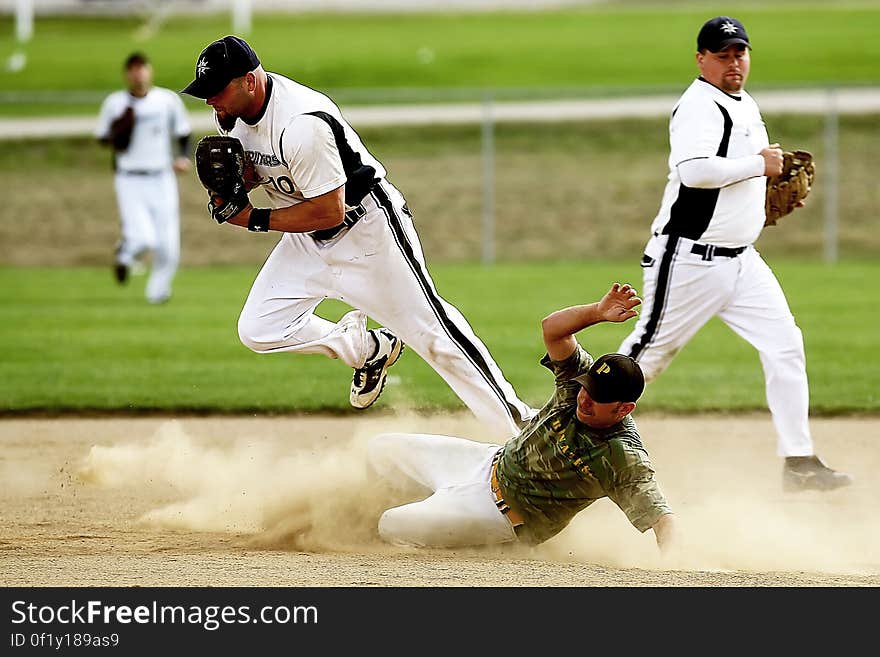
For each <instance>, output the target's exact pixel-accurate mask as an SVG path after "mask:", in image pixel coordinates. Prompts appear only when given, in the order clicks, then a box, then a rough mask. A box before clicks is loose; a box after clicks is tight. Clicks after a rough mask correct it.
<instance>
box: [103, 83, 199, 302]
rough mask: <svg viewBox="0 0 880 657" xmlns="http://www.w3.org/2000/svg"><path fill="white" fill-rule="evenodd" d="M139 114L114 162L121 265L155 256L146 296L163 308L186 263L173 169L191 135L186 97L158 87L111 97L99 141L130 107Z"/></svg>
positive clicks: (104, 106)
mask: <svg viewBox="0 0 880 657" xmlns="http://www.w3.org/2000/svg"><path fill="white" fill-rule="evenodd" d="M129 106H131V107H132V109H133V110H134V127H133V128H132V133H131V141H130V143H129V145H128V148H126V149H125V150H124V151H115V152H114V156H113V163H114V169H115V171H116V176H115V180H114V187H115V189H116V200H117V204H118V206H119V215H120V223H121V229H122V230H121V232H122V236H121V239H120V241H119V245H118V247H117V250H116V262H117V263H118V264H121V265H124V266H126V267H131V266H132V265H133V264H134V263H135V261H136V260H137V259H138V258H140V257H141V256H142V255H143V254H144V253H146V252H151V253H152V256H153V257H152V265H151V267H150V276H149V278H148V280H147V285H146V290H145V296H146V297H147V300H148V301H150V302H151V303H161V302H163V301H166V300H167V299H168V298H169V297H170V296H171V284H172V282H173V280H174V276H175V274H176V273H177V267H178V264H179V262H180V210H179V198H178V191H177V178H176V176H175V173H174V171H173V169H172V168H171V163H172V161H173V159H174V155H173V153H174V148H175V147H174V145H173V144H172V142H173V141H174V140H175V139H179V138H182V137H187V136H189V134H190V132H191V128H190V123H189V118H188V117H187V113H186V108H185V107H184V105H183V101H181V99H180V97H179V96H178V95H177V94H176V93H174V92H173V91H170V90H169V89H163V88H161V87H152V88H151V89H150V90H149V91H148V92H147V94H146V95H145V96H143V97H141V98H138V97H135V96H132V95H131V94H130V93H129V92H128V91H116V92H113V93H112V94H110V95H109V96H108V97H107V98H106V99H105V100H104V103H103V104H102V105H101V111H100V114H99V116H98V123H97V125H96V126H95V133H94V134H95V136H96V137H97V138H98V139H103V138H106V137H108V136H109V135H110V124H111V123H112V122H113V121H114V120H115V119H116V118H118V117H119V116H120V115H121V114H122V113H123V112H124V111H125V108H126V107H129Z"/></svg>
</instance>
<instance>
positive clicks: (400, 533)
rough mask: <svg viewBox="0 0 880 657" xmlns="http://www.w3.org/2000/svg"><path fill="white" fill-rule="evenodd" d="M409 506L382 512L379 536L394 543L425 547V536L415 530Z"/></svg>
mask: <svg viewBox="0 0 880 657" xmlns="http://www.w3.org/2000/svg"><path fill="white" fill-rule="evenodd" d="M407 506H408V505H407ZM407 506H398V507H395V508H393V509H388V510H387V511H386V512H385V513H383V514H382V516H381V517H380V518H379V537H380V538H381V539H382V540H383V541H385V542H387V543H391V544H393V545H402V546H407V547H423V546H424V545H425V540H424V537H423V536H420V535H418V532H414V531H413V529H414V527H413V523H412V520H411V518H410V517H409V516H410V514H409V513H408V509H407Z"/></svg>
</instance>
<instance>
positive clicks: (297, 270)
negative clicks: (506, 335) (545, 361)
mask: <svg viewBox="0 0 880 657" xmlns="http://www.w3.org/2000/svg"><path fill="white" fill-rule="evenodd" d="M183 93H187V94H190V95H192V96H195V97H197V98H204V99H205V101H206V103H207V104H208V105H210V106H211V107H213V108H214V111H215V119H216V123H217V127H218V131H219V132H221V133H222V134H229V135H232V136H234V137H236V138H237V139H239V140H240V141H241V143H242V145H243V148H244V151H245V154H246V160H247V162H248V167H247V170H248V171H249V173H248V174H247V176H246V178H247V179H248V185H249V186H251V187H253V186H256V185H260V186H262V187H263V189H265V191H266V193H267V195H268V197H269V200H270V203H271V206H272V207H271V208H270V209H265V208H251V207H250V205H248V206H247V207H246V208H245V209H244V210H242V211H241V212H238V214H236V215H235V216H234V217H232V218H231V219H229V222H228V223H231V224H235V225H238V226H242V227H247V228H249V229H250V230H256V231H265V230H277V231H280V232H282V233H283V235H282V237H281V240H280V241H279V242H278V245H277V246H276V247H275V249H274V250H273V252H272V253H271V255H270V256H269V258H268V259H267V260H266V263H265V264H264V265H263V268H262V270H261V271H260V273H259V274H258V275H257V278H256V280H255V281H254V284H253V287H252V288H251V291H250V294H249V295H248V298H247V301H246V302H245V304H244V308H243V309H242V312H241V316H240V317H239V321H238V331H239V336H240V338H241V341H242V342H243V343H244V344H245V345H246V346H247V347H249V348H250V349H252V350H254V351H256V352H258V353H272V352H282V351H287V352H296V353H303V354H310V353H315V354H323V355H325V356H328V357H330V358H339V359H341V360H343V361H344V362H345V363H346V364H348V365H349V366H350V367H352V368H354V370H355V372H354V377H353V380H352V385H351V391H350V396H349V399H350V402H351V404H352V405H353V406H354V407H355V408H367V407H368V406H370V405H371V404H372V403H373V402H375V401H376V399H377V398H378V396H379V394H380V393H381V392H382V388H383V386H384V384H385V379H386V376H387V370H388V368H389V367H390V366H391V365H393V364H394V362H396V360H397V359H398V357H399V356H400V353H401V350H402V349H403V344H404V343H406V344H407V345H409V346H410V348H412V349H413V350H414V351H415V352H416V353H418V354H419V355H420V356H421V357H422V358H424V359H425V360H426V361H427V362H428V363H429V364H430V365H431V366H432V367H433V368H434V369H435V370H436V371H437V372H438V373H439V374H440V376H442V377H443V379H444V380H445V381H446V382H447V383H448V384H449V385H450V387H451V388H452V389H453V390H454V391H455V393H456V394H457V395H458V396H459V397H460V398H461V400H462V401H463V402H464V403H465V404H466V405H467V406H468V407H469V408H470V410H471V411H472V412H473V413H474V415H475V416H476V417H477V418H478V419H479V420H481V421H482V422H483V423H484V424H486V425H487V427H490V428H492V429H493V430H495V431H496V432H498V433H499V434H500V435H503V436H511V435H515V434H516V433H517V432H518V431H519V427H520V426H522V425H523V424H524V423H525V421H526V420H527V419H528V418H529V417H531V415H532V414H533V413H534V411H533V409H531V408H530V407H529V406H527V405H526V404H525V403H523V402H522V401H520V400H519V399H518V398H517V396H516V394H515V392H514V390H513V388H512V386H511V385H510V383H508V381H507V380H505V378H504V376H503V375H502V372H501V370H500V369H499V367H498V365H497V364H496V363H495V361H494V360H493V359H492V356H491V355H490V354H489V351H488V349H487V348H486V347H485V346H484V345H483V343H482V342H481V341H480V340H479V338H477V336H476V335H475V334H474V332H473V330H472V329H471V327H470V326H469V325H468V322H467V321H466V320H465V318H464V317H463V316H462V314H461V313H460V312H459V311H458V310H457V309H456V308H455V307H454V306H452V305H451V304H449V303H448V302H447V301H445V300H444V299H443V298H442V297H441V296H440V295H439V294H438V292H437V289H436V288H435V286H434V282H433V281H432V280H431V276H430V274H429V272H428V269H427V267H426V265H425V259H424V256H423V254H422V247H421V245H420V243H419V237H418V235H417V234H416V230H415V227H414V226H413V220H412V216H411V214H410V211H409V208H408V207H407V205H406V202H405V200H404V198H403V196H402V195H401V193H400V192H399V191H398V190H397V189H396V188H395V187H394V186H393V185H392V184H391V183H390V182H389V181H388V180H387V179H386V177H385V169H384V167H383V166H382V164H381V163H380V162H378V161H377V160H376V159H375V158H374V157H373V156H372V155H371V154H370V153H369V151H368V150H367V149H366V148H365V147H364V145H363V143H361V140H360V138H359V137H358V135H357V133H356V132H355V131H354V129H353V128H352V127H351V126H350V125H349V124H348V122H347V121H346V120H345V119H344V118H343V116H342V114H341V113H340V110H339V108H338V107H337V106H336V105H335V104H334V103H333V101H331V100H330V99H329V98H328V97H327V96H325V95H323V94H321V93H319V92H317V91H315V90H313V89H310V88H308V87H306V86H303V85H301V84H299V83H297V82H294V81H293V80H290V79H288V78H286V77H284V76H282V75H278V74H277V73H267V72H266V71H265V70H264V69H263V68H262V66H261V65H260V60H259V58H258V57H257V55H256V53H255V52H254V51H253V49H252V48H251V47H250V46H249V45H248V44H247V43H246V42H245V41H243V40H242V39H239V38H237V37H235V36H227V37H224V38H223V39H219V40H217V41H214V42H213V43H211V44H209V45H208V46H207V47H206V48H205V49H204V50H203V51H202V52H201V54H200V55H199V57H198V59H197V63H196V77H195V79H194V80H193V81H192V83H190V84H189V85H188V86H187V87H186V88H185V89H184V90H183ZM326 298H335V299H339V300H341V301H343V302H345V303H346V304H348V305H350V306H352V307H353V308H355V309H356V310H353V311H351V312H349V313H347V314H346V315H345V316H343V317H342V318H341V319H340V320H339V321H338V322H332V321H328V320H327V319H324V318H322V317H319V316H318V315H316V314H315V309H316V307H317V306H318V304H320V303H321V301H323V300H324V299H326ZM367 316H369V317H372V318H373V319H374V320H375V321H376V322H378V323H380V324H382V325H383V328H380V329H372V330H367V327H366V321H367Z"/></svg>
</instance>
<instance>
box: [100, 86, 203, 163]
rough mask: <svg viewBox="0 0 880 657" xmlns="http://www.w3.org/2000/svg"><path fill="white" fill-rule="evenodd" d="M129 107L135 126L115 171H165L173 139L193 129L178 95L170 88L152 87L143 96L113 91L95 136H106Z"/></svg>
mask: <svg viewBox="0 0 880 657" xmlns="http://www.w3.org/2000/svg"><path fill="white" fill-rule="evenodd" d="M128 106H131V107H132V109H133V110H134V129H133V130H132V133H131V143H130V144H129V145H128V148H127V149H125V150H124V151H122V152H120V153H117V154H116V169H117V171H152V172H156V171H164V170H167V169H170V168H171V162H172V160H173V154H172V147H171V141H172V138H179V137H185V136H186V135H189V134H190V132H192V129H191V128H190V124H189V118H188V117H187V114H186V108H185V107H184V105H183V101H182V100H180V96H178V95H177V94H176V93H174V92H173V91H171V90H169V89H163V88H161V87H152V88H151V89H150V90H149V91H148V92H147V94H146V95H145V96H144V97H142V98H137V97H135V96H132V95H131V94H130V93H128V92H127V91H115V92H113V93H112V94H110V95H109V96H107V98H106V99H105V100H104V103H103V104H102V105H101V112H100V114H99V116H98V124H97V125H96V126H95V137H97V138H98V139H101V138H104V137H107V136H109V134H110V124H111V123H112V122H113V121H114V119H116V118H118V117H119V116H121V115H122V113H123V112H124V111H125V108H126V107H128Z"/></svg>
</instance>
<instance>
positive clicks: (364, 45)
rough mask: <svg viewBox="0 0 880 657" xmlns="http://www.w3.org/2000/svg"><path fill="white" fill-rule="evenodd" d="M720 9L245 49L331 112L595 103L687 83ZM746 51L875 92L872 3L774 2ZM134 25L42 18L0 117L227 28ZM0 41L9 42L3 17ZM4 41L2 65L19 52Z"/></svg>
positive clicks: (611, 10) (262, 32)
mask: <svg viewBox="0 0 880 657" xmlns="http://www.w3.org/2000/svg"><path fill="white" fill-rule="evenodd" d="M716 11H717V10H716V9H715V8H712V7H708V8H707V7H706V6H703V5H697V6H694V5H686V6H684V7H669V6H657V4H656V3H655V4H653V5H647V6H634V7H631V6H624V5H623V3H618V4H616V5H612V6H603V5H599V6H596V7H588V8H580V9H565V10H554V11H542V12H525V11H509V12H492V13H467V14H421V13H417V14H390V15H389V14H376V15H370V14H364V15H358V14H326V15H325V14H299V15H298V14H285V15H265V14H257V15H255V17H254V21H253V33H252V34H251V35H250V36H249V40H250V41H251V43H252V44H253V45H254V47H255V49H256V50H257V52H258V53H259V54H260V56H261V58H262V60H263V62H264V64H265V66H266V68H267V69H269V70H274V71H278V72H280V73H284V74H287V75H290V76H291V77H294V78H295V79H297V80H300V81H302V82H304V83H306V84H309V85H312V86H315V87H317V88H320V89H322V90H325V91H330V92H332V93H333V94H334V96H335V97H336V98H337V100H338V101H339V102H342V103H357V102H390V101H395V100H401V101H413V100H419V101H425V100H427V101H430V100H456V99H461V98H470V99H473V98H479V97H480V96H481V95H482V94H483V93H485V90H487V89H488V90H492V93H494V94H495V95H496V96H499V97H530V96H535V95H546V96H560V95H595V94H608V93H624V92H627V93H629V92H633V91H670V90H679V89H681V88H682V87H683V86H684V85H685V84H686V81H687V80H688V79H689V78H690V77H691V76H692V75H693V74H694V71H695V67H694V61H693V52H694V50H695V38H696V32H697V29H698V28H699V26H700V25H701V24H702V22H703V21H704V20H706V19H707V18H708V17H710V16H712V15H714V14H715V13H716ZM736 15H737V16H738V17H739V18H741V19H742V20H743V22H744V23H745V25H746V27H747V28H748V29H749V34H750V37H751V39H752V42H753V45H754V53H753V58H754V62H755V64H754V68H753V72H752V77H751V81H750V88H753V89H760V88H761V87H779V86H789V85H823V84H832V83H835V84H836V83H843V84H865V83H874V84H876V83H877V82H878V80H880V75H878V69H877V66H876V62H877V61H878V60H880V41H878V40H877V39H876V38H875V36H876V35H875V32H876V26H877V25H878V24H880V3H876V2H872V3H857V4H855V5H854V4H852V3H843V4H841V3H835V4H830V3H824V4H820V3H810V4H807V5H803V4H799V3H783V4H780V5H777V4H775V3H774V4H773V5H772V6H766V7H757V6H749V7H746V8H742V9H741V10H737V11H736ZM144 27H145V21H144V20H142V19H136V18H127V19H109V18H106V19H100V18H80V19H70V18H67V19H61V18H38V19H37V21H36V22H35V31H34V38H33V40H32V41H31V42H30V43H29V44H27V46H26V48H25V52H26V54H27V58H28V65H27V68H26V69H25V70H24V71H21V72H17V73H14V72H10V71H7V70H6V69H5V68H4V69H3V70H2V71H0V89H2V90H3V93H2V94H0V100H2V101H3V102H0V114H3V115H8V116H9V115H32V114H34V113H66V112H84V113H91V112H94V111H96V106H97V103H99V102H100V99H101V96H102V95H103V94H105V93H106V92H108V91H110V90H113V89H116V88H118V87H120V85H121V76H120V67H121V63H122V60H123V59H124V58H125V56H126V55H127V54H128V53H129V52H131V51H132V50H134V49H140V50H144V51H146V52H147V53H148V54H150V56H151V57H152V58H153V59H154V62H155V68H156V82H157V83H158V84H160V85H162V86H167V87H170V88H172V89H180V88H182V87H183V86H184V85H185V84H186V83H187V82H189V80H190V79H192V74H193V67H194V62H195V59H196V57H197V55H198V53H199V51H200V50H201V48H202V47H203V46H205V45H206V44H207V43H209V42H210V41H212V40H213V39H216V38H218V37H220V36H222V35H224V34H227V33H229V32H230V30H231V24H230V18H229V15H228V14H226V13H223V14H219V15H213V16H198V17H181V16H179V17H173V18H171V19H169V20H168V21H167V22H166V23H164V24H163V25H162V26H161V28H160V29H159V30H158V31H155V32H151V31H149V30H145V29H144ZM0 33H3V34H8V35H10V36H11V35H12V34H13V33H14V28H13V22H12V18H11V16H4V17H3V19H2V20H0ZM16 47H17V46H16V43H15V41H14V39H13V38H6V39H4V40H3V41H0V58H2V60H3V61H5V60H6V58H7V57H9V56H10V55H11V54H12V53H13V52H14V51H15V50H16Z"/></svg>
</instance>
